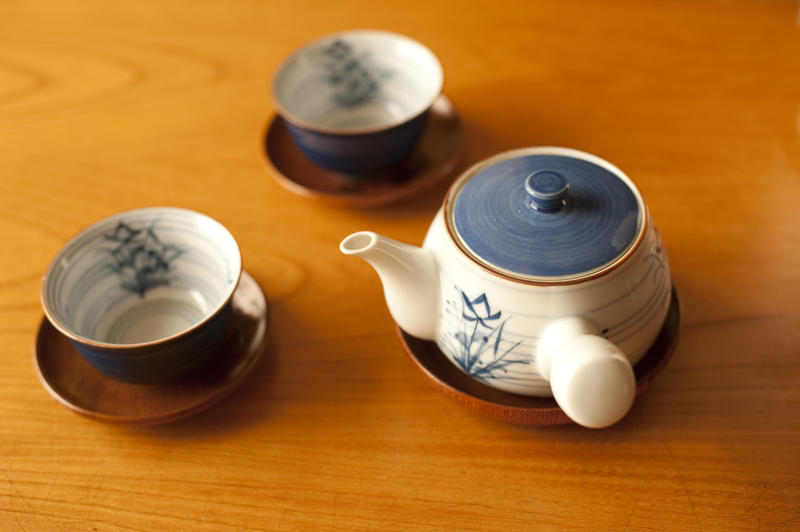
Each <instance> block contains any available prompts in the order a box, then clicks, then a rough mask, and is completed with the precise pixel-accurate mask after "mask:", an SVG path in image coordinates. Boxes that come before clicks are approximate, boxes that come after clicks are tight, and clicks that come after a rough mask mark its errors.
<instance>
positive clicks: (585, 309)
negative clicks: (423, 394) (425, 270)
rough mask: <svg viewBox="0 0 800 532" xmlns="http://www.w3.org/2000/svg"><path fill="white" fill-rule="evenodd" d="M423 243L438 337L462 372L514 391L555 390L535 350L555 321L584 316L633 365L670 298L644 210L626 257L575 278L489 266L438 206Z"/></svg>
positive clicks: (538, 392) (541, 393)
mask: <svg viewBox="0 0 800 532" xmlns="http://www.w3.org/2000/svg"><path fill="white" fill-rule="evenodd" d="M423 248H424V249H428V250H430V251H431V252H432V253H433V255H434V257H435V259H436V263H437V266H438V274H439V294H438V319H437V324H436V334H435V341H436V344H437V345H438V347H439V348H440V350H441V351H442V352H443V353H444V354H445V355H446V356H447V358H448V359H449V360H450V361H451V362H452V363H453V364H455V365H456V366H458V367H459V368H460V369H461V370H462V371H463V372H464V373H466V374H467V375H470V376H471V377H473V378H475V379H478V380H480V381H482V382H484V383H485V384H487V385H489V386H492V387H494V388H497V389H500V390H503V391H507V392H511V393H517V394H523V395H531V396H541V397H547V396H551V395H552V392H551V388H550V383H549V382H548V380H547V379H546V378H545V377H543V376H542V375H541V373H540V370H539V364H537V351H538V348H539V344H540V340H541V338H542V335H543V333H544V331H545V329H546V327H548V325H549V324H551V323H553V322H554V321H557V320H560V319H563V318H573V317H575V318H580V319H582V320H585V321H586V322H588V323H590V324H592V325H593V326H594V328H595V329H596V330H597V332H598V333H599V334H600V335H601V336H603V337H605V338H607V339H608V340H610V341H611V342H613V343H614V344H616V345H617V346H618V347H619V349H620V350H621V351H622V352H623V353H624V355H625V357H627V358H628V360H629V361H630V363H631V365H633V364H635V363H636V362H637V361H638V360H639V359H640V358H642V356H643V355H644V354H645V353H646V352H647V351H648V349H649V348H650V347H651V346H652V344H653V342H654V341H655V339H656V337H657V336H658V333H659V331H660V329H661V327H662V325H663V323H664V320H665V318H666V314H667V310H668V308H669V305H670V300H671V293H672V287H671V281H670V270H669V264H668V261H667V257H666V254H665V252H664V248H663V246H662V243H661V238H660V236H659V234H658V231H657V230H656V228H655V226H654V225H653V223H652V220H651V219H650V217H649V213H648V214H647V215H646V223H645V227H644V231H643V232H642V235H641V237H640V239H639V240H638V241H637V242H636V244H635V245H634V247H633V248H632V249H631V250H630V252H629V254H628V255H627V256H626V257H625V258H624V259H623V260H621V261H620V262H618V263H617V264H615V265H614V266H613V267H612V268H610V269H609V270H607V271H604V272H601V273H600V274H599V275H597V276H595V277H592V278H589V279H585V280H580V281H576V282H565V283H560V284H559V283H546V284H544V283H540V284H536V283H532V282H521V281H519V280H515V279H509V278H505V277H503V276H501V275H498V274H497V273H496V272H492V271H488V270H487V269H486V268H484V267H482V266H481V265H480V264H479V263H477V262H476V261H473V260H471V258H470V257H467V256H466V255H465V254H464V253H462V252H461V250H459V249H458V247H457V246H456V245H455V243H454V241H453V239H452V238H451V235H450V234H449V233H448V228H447V226H446V224H445V221H444V215H443V212H442V210H440V211H439V212H438V213H437V215H436V217H435V218H434V220H433V222H432V224H431V226H430V229H429V230H428V233H427V236H426V237H425V241H424V243H423Z"/></svg>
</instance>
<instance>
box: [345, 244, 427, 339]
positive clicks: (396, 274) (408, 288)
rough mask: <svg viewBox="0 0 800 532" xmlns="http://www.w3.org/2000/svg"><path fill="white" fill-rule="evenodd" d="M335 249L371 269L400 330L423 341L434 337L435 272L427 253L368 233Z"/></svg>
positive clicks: (421, 249)
mask: <svg viewBox="0 0 800 532" xmlns="http://www.w3.org/2000/svg"><path fill="white" fill-rule="evenodd" d="M339 250H340V251H341V252H342V253H344V254H345V255H354V256H357V257H360V258H362V259H364V260H365V261H367V262H368V263H369V264H370V265H371V266H372V267H373V268H375V271H377V272H378V276H379V277H380V279H381V282H382V283H383V293H384V295H385V297H386V305H387V306H388V307H389V312H390V313H391V315H392V317H393V318H394V321H395V322H396V323H397V325H399V326H400V328H401V329H403V330H404V331H406V332H407V333H409V334H411V335H413V336H416V337H417V338H422V339H423V340H433V339H435V338H436V329H437V322H438V309H439V272H438V267H437V265H436V258H435V257H434V255H433V252H432V251H431V250H429V249H424V248H419V247H415V246H409V245H407V244H402V243H400V242H397V241H395V240H392V239H390V238H386V237H384V236H381V235H378V234H376V233H373V232H371V231H360V232H358V233H353V234H352V235H350V236H348V237H346V238H345V239H344V240H342V242H341V244H339Z"/></svg>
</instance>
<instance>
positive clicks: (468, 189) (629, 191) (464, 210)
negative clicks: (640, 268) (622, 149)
mask: <svg viewBox="0 0 800 532" xmlns="http://www.w3.org/2000/svg"><path fill="white" fill-rule="evenodd" d="M446 212H447V218H446V219H447V224H448V228H449V229H450V233H451V235H452V236H453V237H454V239H455V240H456V243H457V244H458V246H459V247H460V248H461V249H462V251H464V252H465V253H466V254H467V255H468V256H470V257H471V258H472V259H474V260H476V261H477V262H478V263H480V264H481V265H482V266H484V267H486V268H488V269H490V270H492V271H494V272H497V273H499V274H501V275H504V276H507V277H511V278H513V279H519V280H523V281H533V282H542V283H553V282H555V283H558V282H570V281H575V280H579V279H583V278H586V277H590V276H593V275H595V274H598V273H599V272H603V271H606V270H608V269H610V268H612V267H613V266H614V265H615V264H617V263H619V262H620V261H621V260H622V259H623V258H624V257H625V256H627V254H628V252H629V251H630V250H631V249H632V248H633V247H635V244H636V242H638V240H639V237H640V235H641V234H642V233H643V230H644V224H645V220H646V214H645V213H646V211H645V207H644V202H643V201H642V198H641V195H640V194H639V191H638V190H637V189H636V187H635V185H634V184H633V183H632V182H631V180H630V179H629V178H628V177H627V176H625V174H623V173H622V172H621V171H620V170H619V169H617V168H616V167H614V166H613V165H611V164H610V163H608V162H606V161H604V160H602V159H600V158H599V157H595V156H593V155H589V154H587V153H583V152H580V151H577V150H569V149H565V148H527V149H522V150H514V151H511V152H507V153H504V154H501V155H498V156H496V157H493V158H492V159H489V160H488V161H486V162H484V163H482V164H479V165H477V166H476V167H473V169H472V170H470V171H469V172H467V174H465V175H464V176H462V178H461V179H459V180H458V181H457V182H456V183H455V184H454V185H453V188H452V189H451V191H450V192H449V193H448V197H447V200H446Z"/></svg>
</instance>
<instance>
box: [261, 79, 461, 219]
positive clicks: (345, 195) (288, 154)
mask: <svg viewBox="0 0 800 532" xmlns="http://www.w3.org/2000/svg"><path fill="white" fill-rule="evenodd" d="M264 150H265V154H266V161H267V167H268V168H269V171H270V174H272V176H273V177H274V178H275V179H276V180H277V181H278V183H280V184H281V185H282V186H283V187H285V188H287V189H288V190H290V191H292V192H294V193H295V194H299V195H301V196H306V197H309V198H315V199H321V200H326V201H329V202H332V203H338V204H343V205H351V206H356V207H374V206H377V205H384V204H387V203H391V202H395V201H400V200H402V199H407V198H410V197H412V196H415V195H416V194H419V193H420V192H422V191H423V190H426V189H428V188H430V187H432V186H434V185H436V184H437V183H439V182H441V181H443V180H444V179H446V178H447V177H450V176H451V175H452V174H453V172H454V171H455V169H456V167H457V165H458V162H459V161H460V159H461V156H462V155H463V152H464V135H463V132H462V130H461V120H460V119H459V117H458V113H457V112H456V110H455V108H454V107H453V104H452V103H450V100H449V99H447V97H446V96H444V95H440V96H439V98H438V99H437V100H436V101H435V102H434V103H433V106H431V109H430V113H429V116H428V124H427V125H426V127H425V132H424V133H423V134H422V138H421V139H420V141H419V144H417V146H416V147H415V148H414V151H412V152H411V155H409V156H408V158H406V159H405V160H404V161H403V162H401V163H399V164H397V165H394V166H390V167H388V168H385V169H382V170H377V171H375V172H371V173H367V174H359V175H355V174H343V173H339V172H334V171H332V170H326V169H325V168H322V167H320V166H317V165H316V164H314V163H312V162H311V161H310V160H309V159H308V158H306V156H305V155H303V153H302V152H301V151H300V149H299V148H298V147H297V146H296V145H295V143H294V141H293V140H292V138H291V137H290V136H289V131H288V129H287V128H286V125H285V124H284V122H283V120H281V119H280V117H278V116H277V115H275V116H274V117H273V118H272V120H271V122H270V124H269V126H268V128H267V132H266V136H265V140H264Z"/></svg>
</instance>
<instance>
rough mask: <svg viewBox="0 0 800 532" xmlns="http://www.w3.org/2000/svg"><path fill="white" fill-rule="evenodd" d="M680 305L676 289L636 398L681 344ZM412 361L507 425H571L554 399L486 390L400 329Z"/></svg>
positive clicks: (640, 374)
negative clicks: (678, 343)
mask: <svg viewBox="0 0 800 532" xmlns="http://www.w3.org/2000/svg"><path fill="white" fill-rule="evenodd" d="M679 324H680V304H679V302H678V293H677V292H676V291H675V287H673V288H672V303H671V304H670V306H669V310H668V311H667V318H666V320H665V322H664V326H663V327H662V328H661V332H660V333H659V335H658V337H657V338H656V341H655V343H654V344H653V347H651V348H650V350H649V351H648V352H647V353H646V354H645V355H644V357H642V359H641V360H639V362H638V363H637V364H636V366H634V368H633V371H634V374H635V375H636V395H639V394H640V393H642V392H643V391H645V390H646V389H647V388H648V387H649V386H650V383H651V382H652V380H653V379H654V378H655V377H656V375H658V374H659V373H660V372H661V370H663V369H664V367H665V366H666V365H667V362H668V361H669V359H670V358H671V357H672V352H673V351H674V349H675V344H676V343H677V340H678V326H679ZM397 332H398V335H399V336H400V340H401V341H402V343H403V347H405V349H406V352H407V353H408V355H409V356H410V357H411V360H412V361H413V362H414V364H415V365H416V366H417V368H418V369H420V370H421V371H422V372H423V373H424V374H425V375H426V376H427V377H428V378H429V379H430V380H431V382H433V383H434V384H435V385H436V387H438V388H439V389H440V390H442V391H443V392H444V393H445V394H447V395H448V396H450V397H452V398H453V399H455V400H456V401H458V402H459V403H461V404H463V405H465V406H466V407H468V408H470V409H472V410H476V411H478V412H481V413H483V414H486V415H489V416H490V417H493V418H496V419H499V420H500V421H505V422H508V423H518V424H522V425H560V424H564V423H571V422H572V420H570V419H569V418H568V417H567V415H566V414H565V413H564V412H563V411H562V410H561V409H560V408H559V407H558V405H557V404H556V402H555V400H554V399H553V398H552V397H526V396H524V395H516V394H512V393H508V392H503V391H500V390H497V389H495V388H492V387H490V386H487V385H486V384H483V383H481V382H479V381H477V380H475V379H473V378H471V377H469V376H467V375H466V374H465V373H463V372H462V371H461V370H460V369H458V368H457V367H456V366H455V365H454V364H453V363H452V362H450V361H449V360H448V359H447V358H446V357H445V355H444V354H443V353H442V352H441V351H440V350H439V348H438V347H437V346H436V344H435V343H434V342H431V341H426V340H420V339H418V338H415V337H413V336H411V335H409V334H408V333H406V332H404V331H402V330H401V329H400V328H398V329H397Z"/></svg>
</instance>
